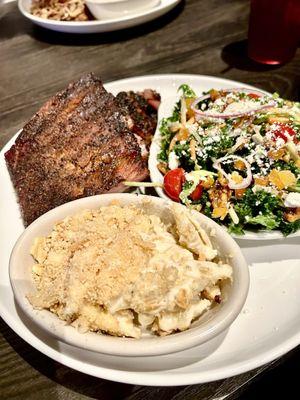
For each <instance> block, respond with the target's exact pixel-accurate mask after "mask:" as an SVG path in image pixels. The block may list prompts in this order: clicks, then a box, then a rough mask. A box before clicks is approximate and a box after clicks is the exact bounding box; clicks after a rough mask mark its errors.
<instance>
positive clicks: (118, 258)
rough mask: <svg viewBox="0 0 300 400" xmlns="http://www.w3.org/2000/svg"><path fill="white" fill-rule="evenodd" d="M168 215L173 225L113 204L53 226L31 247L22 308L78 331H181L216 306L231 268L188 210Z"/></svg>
mask: <svg viewBox="0 0 300 400" xmlns="http://www.w3.org/2000/svg"><path fill="white" fill-rule="evenodd" d="M171 212H172V214H173V217H174V221H175V222H174V225H173V226H167V225H166V224H164V223H163V222H162V220H161V219H160V218H159V217H158V216H156V215H149V214H147V213H146V211H144V210H143V208H139V207H136V206H133V205H132V206H124V207H121V206H119V205H117V204H112V205H109V206H106V207H101V208H99V209H97V210H85V211H81V212H79V213H78V214H76V215H73V216H69V217H67V218H65V219H64V220H63V221H60V222H58V223H56V224H55V225H54V227H53V229H52V232H51V233H50V234H49V235H48V236H47V237H38V238H36V239H35V240H34V243H33V244H32V248H31V254H32V256H33V257H34V259H35V261H36V263H35V264H34V265H33V268H32V274H33V279H34V283H35V287H36V291H35V293H31V294H29V295H28V299H29V301H30V302H31V304H32V305H33V306H34V307H35V308H38V309H48V310H50V311H51V312H53V313H55V314H57V316H58V317H59V318H61V319H63V320H65V321H67V322H68V323H69V324H72V325H73V326H75V327H77V328H78V329H79V330H80V331H81V332H86V331H96V332H101V331H102V332H106V333H108V334H111V335H117V336H129V337H135V338H139V337H141V335H142V333H143V332H145V331H147V330H148V331H150V332H154V333H156V334H159V335H166V334H170V333H172V332H174V331H178V330H185V329H188V328H189V327H190V325H191V323H192V321H193V320H195V319H196V318H198V317H199V316H200V315H201V314H202V313H204V312H205V311H206V310H207V309H209V308H210V307H211V306H212V305H214V304H215V303H219V302H220V301H221V299H222V282H223V281H224V280H231V279H232V268H231V266H229V265H228V264H223V263H222V262H220V260H219V258H218V254H217V251H216V250H215V249H213V246H212V244H211V242H210V239H209V237H208V235H207V233H206V232H205V231H204V230H203V229H202V228H201V227H200V226H199V224H197V223H196V222H195V221H194V219H193V216H192V214H191V213H190V211H188V210H184V209H183V208H182V207H181V206H179V205H177V204H174V205H172V206H171ZM189 238H191V240H189Z"/></svg>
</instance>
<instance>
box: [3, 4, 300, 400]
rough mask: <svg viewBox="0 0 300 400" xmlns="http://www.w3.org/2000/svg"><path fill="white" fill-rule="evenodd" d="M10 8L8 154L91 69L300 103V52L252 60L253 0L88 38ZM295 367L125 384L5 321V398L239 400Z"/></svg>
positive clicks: (176, 13) (183, 9)
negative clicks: (267, 375)
mask: <svg viewBox="0 0 300 400" xmlns="http://www.w3.org/2000/svg"><path fill="white" fill-rule="evenodd" d="M3 8H4V16H3V17H2V18H1V20H0V115H1V118H0V147H2V146H3V145H4V144H5V143H6V142H7V140H8V139H9V138H10V137H11V136H12V135H14V134H15V133H16V132H17V131H18V130H19V129H20V128H21V127H22V125H23V124H24V122H25V121H26V120H28V119H29V118H30V117H31V115H32V114H33V113H34V112H35V111H36V110H37V109H38V108H39V106H40V105H41V104H42V103H43V102H44V101H45V100H47V99H48V98H49V97H50V96H51V95H52V94H54V93H55V92H56V91H57V90H58V89H61V88H63V87H64V86H65V85H66V83H68V82H69V81H70V80H73V79H75V78H77V77H78V76H79V75H80V74H82V73H84V72H87V71H94V72H96V73H97V74H99V75H100V76H101V77H102V78H103V80H104V81H111V80H115V79H119V78H123V77H130V76H136V75H145V74H156V73H175V72H177V73H194V74H207V75H215V76H220V77H224V78H229V79H234V80H239V81H242V82H246V83H249V84H253V85H255V86H258V87H261V88H263V89H265V90H268V91H271V92H273V91H277V92H279V93H280V94H281V95H282V96H285V97H288V98H290V99H298V100H299V97H300V96H299V95H300V51H298V52H297V55H296V56H295V58H294V59H293V60H292V61H291V62H290V63H288V64H286V65H284V66H281V67H279V68H274V67H273V68H270V67H264V66H259V65H257V64H255V63H253V62H251V61H250V60H249V59H248V58H247V56H246V50H245V49H246V41H245V39H246V37H247V23H248V21H247V20H248V13H249V3H248V1H245V0H187V1H186V2H183V3H181V4H180V5H179V6H178V7H177V8H176V9H174V10H173V11H172V12H170V13H169V14H168V15H165V16H164V17H162V18H160V19H158V20H156V21H153V22H151V23H148V24H146V25H143V26H140V27H137V28H134V29H129V30H126V31H122V32H114V33H107V34H95V35H87V36H74V35H66V34H59V33H55V32H51V31H46V30H43V29H41V28H38V27H35V26H33V25H32V24H31V22H29V21H27V20H26V19H25V18H23V17H22V15H21V14H20V13H19V12H18V10H17V6H16V4H15V3H9V4H6V5H5V6H4V7H3ZM0 190H1V189H0ZM1 267H2V268H5V267H6V266H1ZM293 357H294V358H293ZM286 359H288V360H291V359H293V360H294V361H295V362H296V361H298V362H299V351H298V352H297V351H296V350H294V351H293V352H291V353H289V354H288V355H286V356H285V357H283V358H281V359H280V360H277V361H275V362H273V363H271V364H269V365H267V366H264V367H261V368H258V369H256V370H254V371H251V372H248V373H245V374H243V375H240V376H237V377H233V378H230V379H226V380H223V381H218V382H214V383H210V384H205V385H195V386H186V387H174V388H151V387H141V386H131V385H123V384H118V383H113V382H108V381H104V380H101V379H96V378H92V377H89V376H86V375H84V374H82V373H79V372H76V371H74V370H72V369H70V368H67V367H64V366H63V365H60V364H59V363H57V362H54V361H52V360H51V359H49V358H47V357H46V356H44V355H42V354H41V353H39V352H38V351H36V350H35V349H33V348H32V347H31V346H29V345H28V344H26V343H25V342H24V341H23V340H22V339H20V338H19V337H18V336H17V335H16V334H15V333H14V332H13V331H12V330H11V329H10V328H9V327H8V326H7V325H6V324H5V323H4V322H3V321H2V320H1V319H0V399H1V400H2V399H3V400H4V399H5V400H7V399H30V400H33V399H39V400H42V399H47V400H48V399H79V398H83V399H88V398H96V399H125V398H126V399H131V400H133V399H135V400H138V399H150V400H151V399H165V400H168V399H174V400H175V399H176V400H178V399H185V400H186V399H194V398H197V399H219V400H220V399H223V398H225V397H227V398H230V399H233V398H237V397H238V395H239V394H240V393H241V392H242V391H243V389H244V388H245V387H249V384H250V383H253V382H254V381H255V379H257V377H261V376H262V375H263V373H264V372H265V371H266V370H268V371H270V369H271V368H274V366H276V368H275V369H274V371H276V370H278V368H280V366H278V365H279V364H280V365H284V364H283V363H284V361H285V360H286ZM250 398H251V396H250Z"/></svg>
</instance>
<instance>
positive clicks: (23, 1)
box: [18, 0, 180, 33]
mask: <svg viewBox="0 0 300 400" xmlns="http://www.w3.org/2000/svg"><path fill="white" fill-rule="evenodd" d="M141 1H143V0H141ZM178 3H180V0H161V2H160V4H159V5H157V6H156V7H154V8H152V9H150V10H147V11H143V12H139V13H136V14H132V15H128V16H123V17H120V18H115V19H107V20H93V21H55V20H52V19H45V18H40V17H36V16H34V15H32V14H31V13H30V7H31V0H18V6H19V10H20V11H21V13H22V14H23V15H24V16H25V17H26V18H28V19H30V20H31V21H32V22H33V23H34V24H36V25H39V26H42V27H43V28H47V29H51V30H52V31H58V32H65V33H99V32H111V31H116V30H119V29H125V28H131V27H133V26H137V25H141V24H143V23H145V22H148V21H152V20H153V19H155V18H158V17H160V16H162V15H164V14H166V13H167V12H168V11H170V10H171V9H172V8H174V7H175V6H176V5H177V4H178Z"/></svg>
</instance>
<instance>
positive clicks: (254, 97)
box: [248, 93, 261, 99]
mask: <svg viewBox="0 0 300 400" xmlns="http://www.w3.org/2000/svg"><path fill="white" fill-rule="evenodd" d="M248 97H250V99H259V98H260V97H261V96H260V95H259V94H257V93H249V94H248Z"/></svg>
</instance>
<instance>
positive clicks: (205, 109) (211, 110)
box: [157, 85, 300, 236]
mask: <svg viewBox="0 0 300 400" xmlns="http://www.w3.org/2000/svg"><path fill="white" fill-rule="evenodd" d="M179 90H180V91H181V93H182V95H181V98H180V100H179V101H178V102H177V103H176V104H175V105H174V110H173V114H172V115H171V116H170V117H168V118H164V119H163V120H162V121H161V124H160V134H161V147H160V152H159V154H158V164H157V167H158V169H159V171H160V172H161V173H162V174H163V175H164V184H163V189H164V191H165V193H166V194H167V195H168V196H169V197H170V198H171V199H172V200H174V201H178V202H181V203H183V204H185V205H186V206H188V207H191V208H194V209H196V210H198V211H200V212H202V213H204V214H205V215H207V216H209V217H211V218H213V219H214V220H216V221H217V222H219V223H221V224H223V225H225V226H226V227H227V228H228V230H229V231H230V232H232V233H235V234H240V235H242V234H243V233H244V230H254V231H260V230H269V231H272V230H279V231H281V232H282V233H283V235H285V236H287V235H289V234H291V233H293V232H296V231H297V230H298V229H300V184H299V176H300V156H299V152H300V103H295V102H291V101H287V100H283V99H281V98H280V97H279V96H278V95H277V94H274V95H273V96H270V95H266V94H264V93H262V92H260V91H257V90H249V89H245V88H238V89H224V90H215V89H211V90H210V91H209V92H207V93H205V94H203V95H202V96H201V97H197V96H196V94H195V92H194V91H193V89H192V88H190V87H189V86H188V85H181V86H180V88H179Z"/></svg>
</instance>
